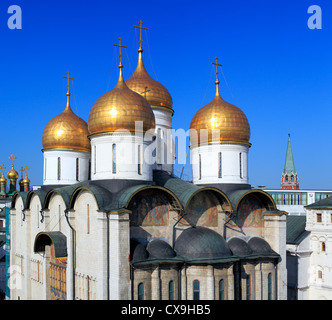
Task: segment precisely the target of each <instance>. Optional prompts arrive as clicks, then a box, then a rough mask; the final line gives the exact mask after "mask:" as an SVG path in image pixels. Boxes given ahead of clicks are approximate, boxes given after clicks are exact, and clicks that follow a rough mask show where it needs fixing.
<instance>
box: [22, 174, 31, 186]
mask: <svg viewBox="0 0 332 320" xmlns="http://www.w3.org/2000/svg"><path fill="white" fill-rule="evenodd" d="M22 183H23V185H29V184H30V180H29V178H28V176H25V178H24V179H23V181H22Z"/></svg>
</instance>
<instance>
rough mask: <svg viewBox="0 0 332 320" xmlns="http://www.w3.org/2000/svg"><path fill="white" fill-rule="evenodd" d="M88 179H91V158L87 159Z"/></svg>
mask: <svg viewBox="0 0 332 320" xmlns="http://www.w3.org/2000/svg"><path fill="white" fill-rule="evenodd" d="M88 180H91V160H89V173H88Z"/></svg>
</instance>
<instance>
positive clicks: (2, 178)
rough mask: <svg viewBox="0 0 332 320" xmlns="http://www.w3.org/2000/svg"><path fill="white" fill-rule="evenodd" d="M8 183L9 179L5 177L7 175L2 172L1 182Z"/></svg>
mask: <svg viewBox="0 0 332 320" xmlns="http://www.w3.org/2000/svg"><path fill="white" fill-rule="evenodd" d="M6 183H7V179H6V178H5V176H4V175H3V174H2V176H1V178H0V184H6Z"/></svg>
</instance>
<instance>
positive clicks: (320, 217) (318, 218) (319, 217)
mask: <svg viewBox="0 0 332 320" xmlns="http://www.w3.org/2000/svg"><path fill="white" fill-rule="evenodd" d="M317 222H322V214H321V213H317Z"/></svg>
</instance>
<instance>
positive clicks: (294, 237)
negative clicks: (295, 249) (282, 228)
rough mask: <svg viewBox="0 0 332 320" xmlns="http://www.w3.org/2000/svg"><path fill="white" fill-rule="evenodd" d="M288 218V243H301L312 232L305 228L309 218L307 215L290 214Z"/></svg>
mask: <svg viewBox="0 0 332 320" xmlns="http://www.w3.org/2000/svg"><path fill="white" fill-rule="evenodd" d="M324 200H325V199H324ZM286 219H287V220H286V243H287V244H296V245H298V244H300V243H301V242H302V241H303V239H304V238H305V237H306V236H307V235H308V234H309V233H310V232H309V231H306V230H305V226H306V220H307V218H306V216H292V215H289V216H287V218H286Z"/></svg>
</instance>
